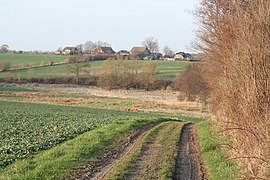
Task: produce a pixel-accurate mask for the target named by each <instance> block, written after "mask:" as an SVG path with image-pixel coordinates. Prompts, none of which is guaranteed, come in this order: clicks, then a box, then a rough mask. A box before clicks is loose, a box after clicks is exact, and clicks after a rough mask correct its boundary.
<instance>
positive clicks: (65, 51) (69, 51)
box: [62, 47, 80, 55]
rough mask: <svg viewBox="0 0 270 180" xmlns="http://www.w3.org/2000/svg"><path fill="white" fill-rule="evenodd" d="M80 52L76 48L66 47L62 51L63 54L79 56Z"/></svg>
mask: <svg viewBox="0 0 270 180" xmlns="http://www.w3.org/2000/svg"><path fill="white" fill-rule="evenodd" d="M78 53H80V51H79V50H78V48H76V47H65V48H64V49H63V51H62V54H65V55H69V54H71V55H72V54H78Z"/></svg>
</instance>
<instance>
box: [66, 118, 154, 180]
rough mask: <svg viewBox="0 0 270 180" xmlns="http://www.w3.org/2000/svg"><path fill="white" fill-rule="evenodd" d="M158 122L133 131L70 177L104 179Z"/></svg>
mask: <svg viewBox="0 0 270 180" xmlns="http://www.w3.org/2000/svg"><path fill="white" fill-rule="evenodd" d="M157 124H158V123H153V124H147V125H145V126H143V127H142V128H140V129H139V130H137V131H134V132H131V133H130V134H128V135H126V136H125V137H124V138H123V139H121V140H120V142H118V146H117V147H116V148H115V149H113V150H111V151H108V152H106V153H105V154H104V155H103V156H102V157H101V158H100V159H99V160H98V161H96V162H90V163H89V164H86V165H85V166H84V167H82V168H81V169H79V170H78V171H76V172H74V173H73V174H72V175H71V176H70V177H69V179H91V180H92V179H103V177H104V176H105V175H106V173H107V172H108V171H109V170H110V169H111V168H112V167H113V166H114V165H115V163H116V162H117V161H118V160H119V159H121V157H123V156H125V155H126V154H128V153H129V151H130V150H131V149H132V148H133V146H134V145H135V143H136V142H137V141H139V139H141V138H142V137H143V136H144V134H145V133H146V132H147V131H148V130H149V129H151V128H152V127H154V126H156V125H157Z"/></svg>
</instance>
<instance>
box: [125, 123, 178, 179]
mask: <svg viewBox="0 0 270 180" xmlns="http://www.w3.org/2000/svg"><path fill="white" fill-rule="evenodd" d="M179 125H180V124H173V125H168V126H167V127H169V128H168V129H165V128H166V125H165V124H164V125H163V126H161V127H160V129H157V130H156V132H155V133H154V134H152V136H151V137H150V139H149V140H148V141H149V142H148V143H146V144H145V146H144V147H143V148H142V155H141V157H139V158H138V159H137V161H136V168H135V169H133V172H132V173H131V174H130V175H129V176H128V177H127V178H126V179H128V180H141V179H159V178H158V175H157V174H153V172H157V171H158V170H159V169H162V168H163V166H162V164H161V163H162V162H161V161H162V160H161V157H162V155H164V152H165V151H166V150H167V148H168V146H169V143H168V142H167V141H166V140H165V139H160V137H159V136H158V134H159V133H161V132H164V133H165V134H168V135H170V133H171V132H174V131H175V130H177V129H176V128H177V126H179ZM164 130H165V131H164Z"/></svg>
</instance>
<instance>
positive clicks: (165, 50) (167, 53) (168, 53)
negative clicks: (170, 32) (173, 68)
mask: <svg viewBox="0 0 270 180" xmlns="http://www.w3.org/2000/svg"><path fill="white" fill-rule="evenodd" d="M163 53H164V55H165V56H170V57H172V56H173V55H174V51H173V50H172V49H171V48H169V46H167V45H166V46H164V48H163Z"/></svg>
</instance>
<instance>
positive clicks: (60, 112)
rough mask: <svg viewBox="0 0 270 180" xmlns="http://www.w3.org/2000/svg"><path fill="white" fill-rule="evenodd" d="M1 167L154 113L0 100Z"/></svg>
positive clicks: (148, 116)
mask: <svg viewBox="0 0 270 180" xmlns="http://www.w3.org/2000/svg"><path fill="white" fill-rule="evenodd" d="M0 114H1V117H0V137H1V139H0V168H5V167H6V166H7V165H8V164H11V163H13V162H14V161H16V160H18V159H24V158H26V157H29V156H31V155H33V154H35V153H36V152H38V151H40V150H44V149H49V148H52V147H53V146H55V145H57V144H59V143H61V142H64V141H67V140H69V139H72V138H74V137H76V136H78V135H80V134H82V133H85V132H87V131H90V130H93V129H95V128H97V127H100V126H103V125H105V124H109V123H112V122H121V121H127V120H133V119H141V118H150V117H151V118H153V117H157V116H155V115H147V114H140V113H130V112H123V111H109V110H97V109H90V108H81V107H67V106H57V105H45V104H33V103H20V102H8V101H0Z"/></svg>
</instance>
